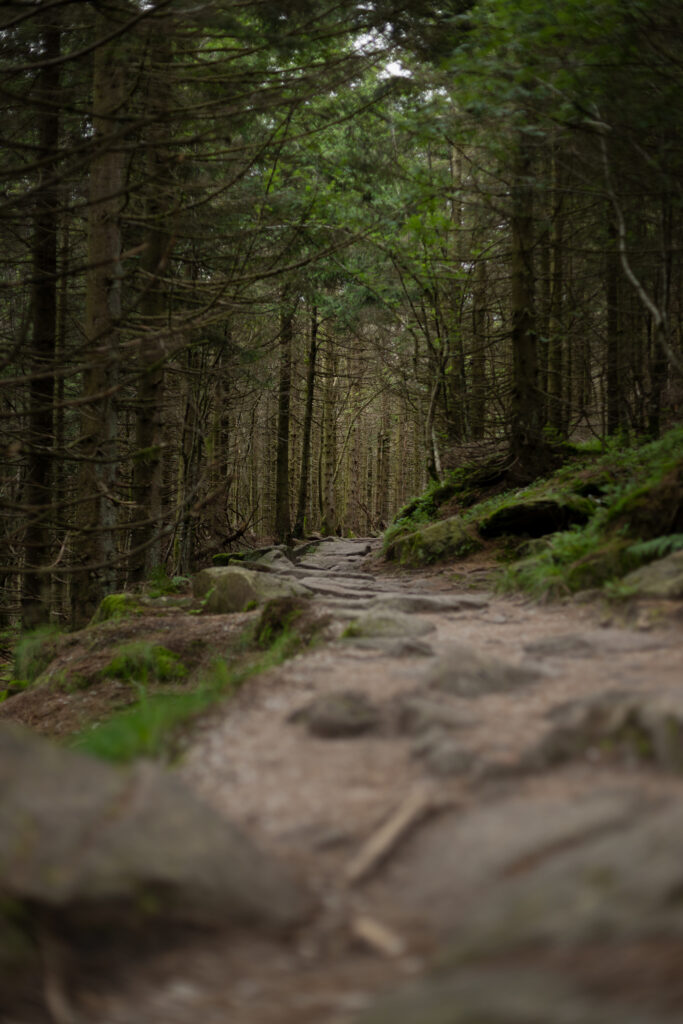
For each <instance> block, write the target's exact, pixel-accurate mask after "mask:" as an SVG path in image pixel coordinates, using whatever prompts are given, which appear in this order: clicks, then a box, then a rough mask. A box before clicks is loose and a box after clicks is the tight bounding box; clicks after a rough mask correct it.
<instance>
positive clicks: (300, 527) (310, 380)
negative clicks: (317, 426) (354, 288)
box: [294, 306, 318, 537]
mask: <svg viewBox="0 0 683 1024" xmlns="http://www.w3.org/2000/svg"><path fill="white" fill-rule="evenodd" d="M317 356H318V310H317V308H316V307H315V306H313V308H312V310H311V324H310V341H309V346H308V362H307V367H306V409H305V412H304V426H303V437H302V441H301V472H300V476H299V493H298V496H297V503H296V521H295V523H294V536H295V537H302V536H303V533H304V520H305V518H306V504H307V501H308V477H309V474H310V471H311V428H312V426H313V400H314V398H315V364H316V360H317Z"/></svg>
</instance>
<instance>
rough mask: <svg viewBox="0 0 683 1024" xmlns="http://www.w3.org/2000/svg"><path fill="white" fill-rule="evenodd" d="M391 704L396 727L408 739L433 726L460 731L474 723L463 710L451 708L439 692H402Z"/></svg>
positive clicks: (471, 717) (474, 719)
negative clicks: (407, 736)
mask: <svg viewBox="0 0 683 1024" xmlns="http://www.w3.org/2000/svg"><path fill="white" fill-rule="evenodd" d="M393 703H394V711H395V715H396V727H397V729H398V731H399V732H401V733H405V734H407V735H409V736H419V735H421V734H423V733H425V732H427V731H429V730H432V729H434V728H435V727H438V728H440V729H461V728H463V727H464V726H470V725H472V724H473V723H474V722H475V721H476V718H475V716H474V715H473V714H471V713H470V712H469V711H467V710H463V709H462V707H453V704H452V703H451V702H449V701H448V698H447V697H446V696H442V695H441V694H439V693H433V694H430V693H421V692H418V693H402V694H400V695H399V696H398V697H397V698H396V699H395V700H394V702H393Z"/></svg>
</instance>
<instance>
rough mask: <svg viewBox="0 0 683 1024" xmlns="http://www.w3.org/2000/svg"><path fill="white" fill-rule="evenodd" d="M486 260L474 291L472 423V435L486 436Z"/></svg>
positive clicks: (481, 262)
mask: <svg viewBox="0 0 683 1024" xmlns="http://www.w3.org/2000/svg"><path fill="white" fill-rule="evenodd" d="M486 334H487V325H486V260H484V259H482V258H480V259H478V260H477V265H476V267H475V271H474V289H473V293H472V383H471V386H470V425H471V430H472V437H473V438H476V439H477V440H478V439H480V438H482V437H483V436H484V430H485V426H486Z"/></svg>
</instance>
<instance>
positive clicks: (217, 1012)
mask: <svg viewBox="0 0 683 1024" xmlns="http://www.w3.org/2000/svg"><path fill="white" fill-rule="evenodd" d="M375 544H376V542H374V541H373V542H367V541H337V540H331V541H327V542H324V543H321V544H320V546H319V548H318V549H317V551H316V552H315V553H313V554H309V555H308V556H304V558H303V559H302V560H301V561H300V562H299V563H298V565H297V566H296V567H292V568H291V570H289V569H288V566H284V569H283V567H282V566H281V565H280V566H278V569H277V571H278V572H281V571H284V572H287V571H290V572H291V573H293V574H294V575H296V577H297V578H298V579H300V580H302V581H303V582H304V583H305V585H307V586H310V587H312V588H314V589H315V592H316V593H315V596H314V598H313V601H314V602H315V607H316V611H319V612H320V613H325V614H329V616H330V617H331V621H330V624H329V625H328V627H327V632H328V636H329V637H330V638H331V639H329V642H328V643H325V644H324V645H320V646H317V647H314V648H313V649H309V650H306V651H304V652H303V653H301V654H299V655H297V656H296V657H294V658H293V659H291V660H290V661H288V662H286V663H285V664H284V665H282V666H280V667H278V668H275V669H271V670H269V671H268V672H266V673H265V674H263V675H262V676H260V677H258V678H257V679H254V680H252V681H251V682H249V683H248V684H246V685H245V686H244V687H243V688H242V689H241V690H240V691H239V692H238V694H237V695H236V696H235V697H234V698H233V699H232V700H231V701H229V702H227V703H226V704H224V705H222V706H221V707H220V708H219V709H218V711H216V712H215V713H214V714H212V715H211V717H210V718H208V719H207V720H206V721H205V722H204V723H203V725H202V726H201V728H200V729H199V730H198V731H197V732H196V733H195V734H194V735H193V737H192V740H191V743H190V746H189V748H188V749H187V751H186V756H185V757H184V759H183V762H182V764H181V765H180V767H179V768H178V769H177V770H178V771H179V773H180V774H181V775H182V777H183V778H184V779H185V780H186V781H187V782H188V783H189V784H190V786H191V787H192V788H193V789H194V790H195V791H196V792H197V793H198V794H199V795H200V796H201V797H202V798H203V799H204V800H205V801H207V802H208V803H209V804H210V805H211V806H212V807H214V808H215V809H217V810H218V811H219V812H220V813H221V814H224V815H226V816H227V817H228V818H229V819H230V820H231V821H233V822H235V823H237V824H238V825H239V826H241V827H242V828H243V829H244V830H245V831H246V832H247V833H248V834H249V835H250V836H251V837H252V838H253V839H254V840H255V841H256V842H257V843H258V844H259V845H260V846H261V847H263V848H266V849H267V850H268V851H269V852H271V853H274V854H276V855H277V856H278V857H279V858H281V859H282V860H284V861H285V862H287V863H288V864H289V865H290V866H292V867H293V868H294V869H295V871H296V872H297V873H298V874H300V875H301V876H303V877H304V878H305V879H306V881H307V883H308V885H309V886H310V887H311V888H312V890H313V892H314V893H315V896H316V898H317V900H318V901H319V909H318V912H317V913H316V915H315V916H314V918H313V919H312V920H311V921H310V922H309V924H307V925H306V926H305V927H304V928H303V929H302V930H300V931H299V932H298V933H297V934H295V935H294V936H291V937H289V938H288V939H286V940H284V941H283V940H277V939H269V938H266V937H263V936H261V935H258V934H256V935H255V934H254V933H253V932H251V933H245V934H241V935H239V936H237V937H235V935H228V936H226V937H216V936H202V937H197V938H196V939H194V940H193V941H192V942H190V943H189V944H184V945H182V946H181V947H179V948H175V947H174V948H172V949H166V950H164V951H162V952H157V953H154V954H152V955H150V956H149V957H148V958H147V959H145V960H144V961H136V962H132V963H123V964H122V965H121V968H120V970H119V971H118V973H117V974H116V975H115V977H116V982H115V984H111V981H110V983H109V984H107V985H98V986H96V987H95V986H93V987H92V988H91V989H89V987H88V983H87V981H84V986H83V988H82V989H81V990H80V992H79V993H78V1003H79V1006H80V1007H81V1008H82V1010H83V1011H84V1012H85V1013H86V1015H87V1016H86V1019H87V1020H89V1021H93V1022H95V1021H96V1022H102V1024H104V1022H105V1021H106V1022H107V1024H131V1022H132V1021H139V1022H143V1024H190V1022H192V1024H194V1022H195V1021H202V1022H203V1024H224V1022H227V1021H229V1022H230V1024H295V1022H296V1024H347V1022H351V1021H353V1020H356V1019H358V1018H359V1015H360V1016H361V1018H362V1019H363V1020H365V1019H366V1016H365V1014H366V1013H367V1019H368V1021H370V1020H371V1021H372V1022H375V1021H378V1022H380V1021H382V1022H384V1021H386V1024H389V1022H391V1024H394V1022H395V1021H398V1020H399V1019H400V1020H405V1021H406V1022H408V1021H411V1022H413V1024H418V1022H419V1024H427V1020H428V1019H429V1020H430V1021H431V1020H432V1019H433V1020H435V1021H436V1020H438V1021H441V1020H442V1019H443V1021H446V1020H447V1021H449V1022H450V1021H453V1022H460V1021H462V1022H470V1021H472V1022H475V1021H477V1020H479V1019H480V1016H478V1015H480V1012H481V1010H482V1007H484V1008H485V1009H486V1012H487V1013H490V1014H491V1016H490V1017H489V1016H486V1019H487V1020H489V1019H491V1020H492V1021H501V1022H507V1021H510V1022H515V1024H517V1022H519V1024H522V1022H523V1024H528V1022H529V1021H531V1020H536V1019H543V1018H542V1017H537V1016H535V1015H534V1014H536V1013H538V1012H541V1013H542V1012H543V1007H544V1006H545V1008H546V1010H549V1009H550V1004H551V1003H552V1006H553V1007H555V1008H557V1007H562V1006H564V1005H565V1004H566V1006H567V1007H569V1008H570V1009H571V1007H574V1009H575V1010H576V1014H575V1015H574V1016H572V1015H571V1013H570V1012H569V1010H567V1016H566V1020H567V1021H572V1022H573V1021H576V1022H579V1021H580V1022H581V1024H590V1022H592V1021H596V1022H598V1021H606V1022H607V1021H612V1020H614V1021H615V1022H616V1021H617V1020H619V1021H622V1020H625V1021H628V1020H631V1019H633V1020H638V1021H643V1022H645V1021H655V1020H657V1021H660V1020H661V1021H672V1022H673V1021H674V1020H678V1021H680V1019H681V1016H680V1014H681V1012H682V1011H683V982H682V981H681V978H680V970H679V969H678V970H677V969H676V964H678V965H680V955H681V952H682V951H683V946H682V943H683V928H682V927H681V909H680V900H678V901H676V900H674V899H673V897H671V900H669V897H670V895H671V893H672V892H674V891H678V892H680V891H681V889H680V884H681V883H680V879H681V876H682V875H683V865H678V861H679V860H680V857H679V852H680V841H681V838H682V837H683V824H682V823H681V810H680V808H681V806H682V805H681V796H682V795H683V782H682V781H681V776H680V774H677V773H676V771H674V770H672V763H671V762H670V756H674V755H671V752H670V750H669V748H667V745H666V744H667V741H666V736H665V735H664V733H666V732H667V730H668V733H667V735H670V733H671V730H672V729H677V728H678V723H679V721H683V698H681V697H679V696H677V692H676V691H677V688H679V689H680V682H681V679H683V649H682V645H681V643H680V629H679V627H680V618H678V620H676V619H672V618H667V619H663V620H662V622H661V624H660V625H653V624H652V623H651V622H650V621H649V620H647V619H646V618H645V617H644V616H642V617H641V619H640V621H639V622H638V623H637V624H636V625H634V626H631V627H628V628H626V627H621V626H619V625H617V624H614V623H613V622H612V621H611V620H610V618H609V616H608V614H607V613H606V612H605V609H604V608H603V607H602V606H600V607H598V606H597V605H595V604H578V603H561V604H554V605H549V606H539V605H537V604H533V603H531V602H530V601H529V600H527V599H526V598H524V597H520V596H513V597H502V596H495V595H493V594H492V593H489V592H487V591H486V590H484V589H482V580H483V581H484V583H483V585H484V586H485V577H486V567H485V566H481V565H480V566H477V563H476V561H475V562H468V563H465V564H464V565H463V566H462V567H458V566H448V567H447V568H445V569H440V570H433V571H425V572H422V573H420V572H417V573H415V572H411V573H407V572H403V571H401V570H397V569H394V570H391V569H390V568H388V567H386V566H385V567H383V568H378V567H377V563H376V561H375V562H373V560H372V558H368V557H367V554H368V552H369V551H370V550H371V548H373V547H374V546H375ZM468 566H471V567H472V568H471V569H470V570H468ZM458 569H460V570H461V571H459V572H457V570H458ZM350 623H355V625H353V626H352V628H350V629H349V628H348V627H349V624H350ZM343 633H346V634H350V635H346V636H343V635H342V634H343ZM658 715H659V717H658ZM662 723H665V724H664V725H662ZM667 723H668V724H667ZM677 736H678V734H677ZM678 739H680V736H678ZM639 753H640V754H645V755H646V760H642V759H641V758H639V757H638V756H637V755H638V754H639ZM667 759H669V760H667ZM673 767H677V766H675V765H674V766H673ZM662 814H664V815H665V817H666V820H667V830H666V832H665V834H666V835H667V836H668V837H669V839H670V843H671V847H672V849H671V856H670V857H669V859H667V856H666V850H664V851H662V841H661V835H660V833H661V820H660V819H661V817H662ZM658 837H659V838H658ZM648 843H651V844H652V849H650V848H649V847H648ZM666 845H667V841H665V842H664V844H663V846H664V847H666ZM644 850H649V854H648V863H647V864H643V863H641V862H640V861H639V858H640V857H642V856H643V851H644ZM676 851H678V853H677V852H676ZM650 854H652V857H651V858H650ZM592 858H594V860H595V866H594V871H595V872H598V873H599V872H600V871H602V872H603V875H604V878H605V881H604V885H602V888H600V889H599V892H598V893H597V894H596V892H593V893H592V897H591V898H588V896H587V894H586V888H585V887H586V884H587V883H586V882H585V879H586V878H587V877H588V874H589V872H588V871H587V869H586V863H588V864H589V865H590V864H592V863H593V860H592ZM676 872H678V875H677V876H675V875H676ZM644 875H645V876H646V877H647V883H646V882H645V879H644V877H643V876H644ZM674 876H675V877H674ZM611 878H615V879H617V880H616V881H615V882H614V884H612V882H611V881H610V879H611ZM638 880H639V881H638ZM636 881H638V886H635V885H633V883H635V882H636ZM530 885H531V886H532V887H533V888H532V889H531V890H530V891H532V892H533V893H534V894H535V895H534V900H533V901H532V902H533V903H534V905H533V906H532V905H531V904H530V903H529V899H528V892H527V889H528V887H529V886H530ZM676 885H678V886H679V888H678V889H676ZM641 886H642V889H643V891H642V892H638V893H636V891H635V890H636V889H640V887H641ZM525 887H526V888H525ZM630 900H632V906H631V907H630V906H629V901H630ZM520 901H521V902H520ZM648 901H649V902H648ZM519 906H523V907H524V908H526V909H525V911H524V913H523V914H522V916H521V917H520V914H519ZM515 908H517V909H515ZM465 947H467V948H468V950H469V954H468V956H469V958H470V960H471V959H472V956H473V957H474V974H472V970H473V969H472V968H471V967H468V968H467V970H466V971H464V972H463V971H462V970H460V969H459V968H458V969H456V968H453V970H452V971H450V972H449V973H448V980H447V984H449V985H454V986H455V989H456V990H458V993H459V994H457V995H456V996H454V997H453V998H454V999H456V1000H457V1001H458V1006H460V1007H461V1009H459V1010H458V1015H457V1016H456V1015H455V1011H453V1015H452V1016H448V1017H443V1018H442V1017H441V1016H438V1015H437V1016H434V1017H429V1012H428V1009H424V1007H423V1008H422V1009H420V1006H421V1003H420V1000H423V1002H424V1005H425V1006H427V1008H428V1007H429V1006H431V1005H432V1004H434V1005H436V1004H438V1005H442V1003H443V999H445V998H447V997H443V998H442V997H435V996H434V994H433V992H432V990H431V989H430V985H432V984H433V983H432V982H429V981H425V980H423V979H425V978H428V977H429V972H430V968H431V964H432V962H433V961H434V959H435V958H436V959H439V960H441V961H442V963H443V961H444V957H446V960H447V961H448V962H450V960H448V958H449V957H451V956H452V957H454V958H455V959H454V960H453V963H456V962H458V963H459V962H460V960H459V958H460V957H461V956H462V951H463V950H464V949H465ZM529 948H531V949H535V950H536V952H535V953H534V956H533V958H532V964H531V966H532V975H533V978H534V979H535V980H534V981H533V982H529V981H528V979H527V981H526V982H525V981H524V977H525V971H528V969H529V963H528V957H527V956H525V951H526V950H528V949H529ZM472 950H474V953H472ZM636 953H637V956H636ZM597 964H599V965H600V968H601V970H600V971H598V974H599V977H597V976H596V965H597ZM634 964H635V965H636V966H634ZM637 965H640V966H637ZM510 967H513V968H514V977H515V979H516V980H515V981H513V982H510V983H509V984H508V983H507V982H506V981H505V978H507V977H508V975H507V974H506V972H508V971H509V969H510ZM472 979H474V980H472ZM477 979H478V980H477ZM520 979H521V981H520ZM541 980H542V985H541V989H540V990H538V991H537V987H536V986H537V983H538V984H540V981H541ZM508 981H509V979H508ZM404 982H413V983H414V985H416V988H415V990H414V994H413V996H411V997H410V998H411V999H413V1000H416V1004H415V1005H416V1008H414V1010H413V1011H411V1010H410V1005H411V1004H410V1000H408V1002H406V1001H405V1000H403V1002H402V1005H403V1006H404V1010H403V1011H401V1012H404V1013H405V1016H404V1017H402V1016H401V1014H400V1013H397V1011H396V1008H395V1007H394V1009H392V1008H391V1007H390V1008H389V1009H387V1010H386V1011H383V1010H382V1009H381V1008H380V1009H379V1010H372V1009H370V1010H368V1009H367V1008H368V1007H372V1006H373V1004H374V1003H375V1000H376V999H377V998H378V997H381V996H382V995H383V994H384V993H390V992H392V991H395V990H396V989H397V987H399V986H401V985H402V984H403V983H404ZM436 984H437V985H443V984H446V982H444V981H443V978H442V979H441V980H440V981H439V982H438V983H436ZM517 985H521V986H522V988H523V991H522V992H521V994H520V993H517V995H519V998H520V999H521V1000H522V1004H523V1006H522V1009H519V1012H518V1010H515V1006H516V1005H517V1004H516V1002H515V999H516V996H515V986H517ZM458 986H461V988H462V991H460V990H459V989H458ZM463 986H464V987H463ZM511 986H512V987H511ZM548 986H549V987H548ZM463 993H464V994H463ZM586 993H588V994H586ZM596 993H597V994H596ZM435 999H436V1003H434V1000H435ZM595 999H597V1000H598V1002H597V1003H595V1004H594V1000H595ZM430 1000H431V1002H430ZM525 1000H526V1002H525ZM534 1000H536V1002H534ZM614 1000H616V1002H615V1001H614ZM634 1001H635V1002H634ZM522 1004H520V1005H522ZM627 1005H635V1006H636V1007H638V1008H639V1009H638V1014H639V1015H636V1016H635V1017H633V1018H631V1017H630V1016H629V1015H628V1013H626V1014H625V1015H623V1014H624V1007H625V1006H627ZM596 1006H597V1009H596ZM405 1007H407V1009H405ZM524 1007H526V1009H525V1008H524ZM539 1007H540V1011H539ZM576 1007H578V1009H576ZM432 1008H433V1006H432ZM411 1012H412V1015H411ZM546 1019H547V1020H551V1019H552V1020H553V1021H555V1020H558V1021H559V1020H562V1021H564V1020H565V1016H553V1017H552V1018H551V1017H547V1018H546Z"/></svg>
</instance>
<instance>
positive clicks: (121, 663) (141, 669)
mask: <svg viewBox="0 0 683 1024" xmlns="http://www.w3.org/2000/svg"><path fill="white" fill-rule="evenodd" d="M101 674H102V676H103V677H104V678H113V679H122V680H125V681H129V682H136V683H142V684H145V683H147V682H158V683H167V682H178V681H179V680H181V679H184V678H185V676H186V675H187V669H186V668H185V666H184V665H183V663H182V661H181V660H180V658H179V657H178V655H177V654H174V653H173V651H169V650H168V648H167V647H162V646H161V645H160V644H149V643H146V642H145V641H142V640H141V641H135V642H133V643H129V644H124V646H122V647H121V648H120V650H119V651H117V653H116V654H115V655H114V657H113V658H112V659H111V661H110V662H109V664H108V665H106V666H105V667H104V668H103V669H102V673H101Z"/></svg>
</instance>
